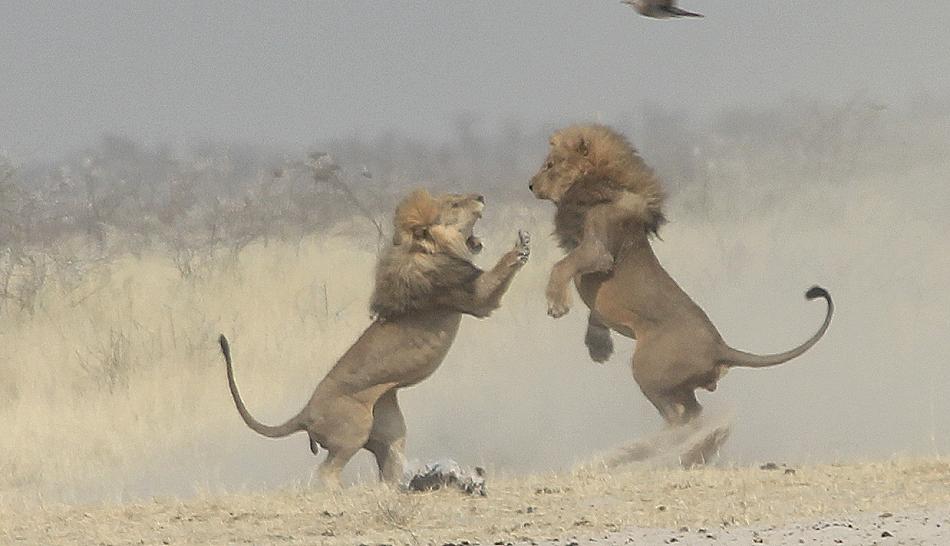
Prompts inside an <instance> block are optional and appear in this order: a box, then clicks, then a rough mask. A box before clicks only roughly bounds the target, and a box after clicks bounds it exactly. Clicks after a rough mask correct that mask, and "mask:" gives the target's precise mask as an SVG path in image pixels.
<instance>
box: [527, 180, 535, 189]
mask: <svg viewBox="0 0 950 546" xmlns="http://www.w3.org/2000/svg"><path fill="white" fill-rule="evenodd" d="M528 189H529V190H530V191H534V182H529V183H528Z"/></svg>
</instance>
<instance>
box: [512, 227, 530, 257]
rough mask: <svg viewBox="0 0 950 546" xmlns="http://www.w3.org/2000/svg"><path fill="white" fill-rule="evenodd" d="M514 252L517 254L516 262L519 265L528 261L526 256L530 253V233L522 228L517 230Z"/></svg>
mask: <svg viewBox="0 0 950 546" xmlns="http://www.w3.org/2000/svg"><path fill="white" fill-rule="evenodd" d="M515 253H516V255H517V256H518V263H520V264H521V265H524V264H526V263H528V256H530V255H531V234H530V233H528V232H527V231H525V230H523V229H519V230H518V242H517V243H515Z"/></svg>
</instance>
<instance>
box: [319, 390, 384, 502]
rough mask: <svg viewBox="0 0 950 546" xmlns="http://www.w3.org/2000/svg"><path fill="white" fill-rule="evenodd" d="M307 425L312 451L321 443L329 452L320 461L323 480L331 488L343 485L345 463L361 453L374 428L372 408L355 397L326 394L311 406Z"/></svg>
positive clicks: (321, 479) (320, 472)
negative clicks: (316, 444) (308, 424)
mask: <svg viewBox="0 0 950 546" xmlns="http://www.w3.org/2000/svg"><path fill="white" fill-rule="evenodd" d="M309 410H310V417H311V419H312V421H311V422H310V426H309V427H308V433H309V434H310V438H311V450H312V449H313V448H314V447H315V446H314V443H315V442H316V443H319V444H320V445H322V446H323V448H324V449H326V451H327V458H326V459H324V461H323V462H322V463H321V464H320V468H319V469H318V473H319V475H320V481H321V482H323V483H324V485H327V486H329V487H339V486H340V474H341V473H342V472H343V467H344V466H346V463H348V462H349V461H350V459H352V458H353V456H354V455H356V453H357V452H359V450H360V449H362V448H363V446H364V445H365V444H366V440H367V439H368V438H369V433H370V430H372V427H373V413H372V407H371V406H369V405H367V404H366V403H365V402H363V401H361V400H359V399H358V398H357V397H354V396H346V395H340V396H327V397H325V398H323V399H321V403H319V404H316V405H313V406H311V407H310V408H309Z"/></svg>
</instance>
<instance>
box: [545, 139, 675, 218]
mask: <svg viewBox="0 0 950 546" xmlns="http://www.w3.org/2000/svg"><path fill="white" fill-rule="evenodd" d="M575 186H577V187H575ZM528 188H529V189H530V190H531V191H532V192H533V193H534V196H535V197H537V198H538V199H546V200H549V201H552V202H554V203H555V204H560V203H561V202H562V201H563V200H564V199H565V196H568V197H571V196H572V195H573V196H574V197H576V198H578V199H585V198H586V197H587V195H588V194H589V193H591V192H598V193H600V194H603V190H605V189H607V190H618V191H623V192H626V193H627V194H628V195H629V194H634V195H636V196H639V197H640V198H642V200H643V203H644V205H643V209H644V216H643V218H642V219H641V220H642V221H643V223H644V224H646V225H648V226H655V225H659V224H660V223H662V221H663V220H662V218H663V214H662V211H661V206H662V203H663V197H664V196H663V190H662V188H661V186H660V182H659V180H658V179H657V177H656V175H655V174H654V173H653V170H652V169H650V167H648V166H647V165H646V163H644V162H643V160H642V159H641V158H640V156H639V154H637V151H636V149H635V148H634V147H633V146H632V145H631V144H630V142H628V141H627V139H626V138H624V136H623V135H621V134H620V133H618V132H616V131H614V130H613V129H611V128H610V127H607V126H605V125H598V124H584V125H571V126H569V127H565V128H564V129H561V130H559V131H556V132H555V133H554V134H553V135H552V136H551V148H550V151H549V152H548V155H547V157H546V158H545V159H544V163H543V164H542V165H541V169H540V170H539V171H538V172H537V174H535V175H534V176H533V177H531V182H530V184H529V185H528ZM572 189H573V191H572Z"/></svg>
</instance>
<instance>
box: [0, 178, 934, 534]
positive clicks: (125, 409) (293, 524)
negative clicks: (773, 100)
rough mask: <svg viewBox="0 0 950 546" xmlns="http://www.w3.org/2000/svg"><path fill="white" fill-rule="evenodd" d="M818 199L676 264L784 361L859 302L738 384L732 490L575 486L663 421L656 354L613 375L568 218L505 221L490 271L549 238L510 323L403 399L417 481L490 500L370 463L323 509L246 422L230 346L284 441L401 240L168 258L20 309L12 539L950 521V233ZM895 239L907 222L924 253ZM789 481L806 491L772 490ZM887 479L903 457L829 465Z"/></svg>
mask: <svg viewBox="0 0 950 546" xmlns="http://www.w3.org/2000/svg"><path fill="white" fill-rule="evenodd" d="M842 193H844V192H842ZM805 197H806V198H805V199H804V200H803V201H802V202H801V203H798V202H796V203H795V204H792V205H789V206H787V207H785V208H781V209H777V210H775V211H774V213H772V214H770V215H769V216H768V217H767V218H765V217H756V218H737V219H734V220H731V219H730V220H717V221H716V222H715V223H714V224H710V223H709V222H708V221H706V220H704V219H692V220H691V219H682V220H680V221H677V222H674V223H672V224H671V225H670V226H668V228H667V229H666V230H665V231H664V241H662V242H657V251H658V254H659V255H660V258H661V259H662V260H663V261H664V263H665V264H666V265H667V266H668V267H669V268H670V270H671V271H672V272H673V274H674V276H675V277H676V278H677V280H678V281H679V282H680V283H681V284H682V285H683V286H684V287H685V288H686V289H687V291H688V292H690V293H691V294H692V295H693V296H694V297H695V298H696V299H697V301H699V302H700V303H701V304H702V305H703V306H704V308H705V309H706V310H707V311H708V313H709V314H710V316H711V317H712V319H713V320H714V321H715V322H716V323H717V325H718V326H719V328H720V329H721V330H722V331H723V334H724V336H725V337H726V339H728V340H729V341H730V342H732V343H733V344H735V345H736V346H738V347H741V348H744V349H749V350H755V351H761V352H769V351H776V350H781V349H784V348H787V347H789V346H792V345H793V344H795V343H797V342H799V341H800V340H801V339H804V338H805V337H806V336H807V335H808V334H810V333H811V332H812V331H814V328H815V327H817V325H818V323H819V322H820V319H821V316H822V313H823V308H821V306H819V305H812V304H808V303H807V302H805V301H804V300H803V299H802V293H803V291H804V290H805V289H806V288H807V287H808V286H810V285H811V284H812V283H815V282H820V283H822V284H824V285H826V286H828V287H829V289H831V291H832V293H833V294H834V296H835V298H836V302H837V304H838V314H837V315H836V317H835V321H834V323H833V324H832V328H831V330H830V331H829V333H828V336H827V337H826V338H825V339H823V340H822V342H821V343H820V344H819V345H818V346H816V347H815V348H814V349H813V350H812V351H810V352H809V353H808V354H807V355H805V356H804V357H802V358H801V359H798V360H796V361H795V362H794V363H790V364H788V365H785V366H780V367H778V368H776V369H770V370H767V371H761V372H757V371H747V370H736V371H733V372H731V373H730V374H729V376H727V378H725V380H724V381H723V383H722V385H721V386H720V388H719V390H718V391H717V392H716V393H711V394H706V393H702V396H703V402H704V403H705V404H706V406H707V407H708V408H710V409H711V410H712V412H713V413H714V412H716V411H723V410H728V411H731V412H732V413H734V414H735V415H736V420H735V426H734V428H733V432H732V436H731V438H730V439H729V441H728V442H727V443H726V445H725V446H724V448H723V451H722V455H721V458H720V463H721V464H723V465H724V468H707V469H702V470H694V471H689V472H686V471H680V470H675V471H674V470H663V469H652V470H646V469H641V470H628V471H610V472H608V471H605V470H604V469H593V470H586V471H576V472H572V471H570V469H572V468H575V465H576V463H578V462H581V461H584V460H587V459H589V457H590V456H591V455H592V454H594V453H598V452H601V451H605V450H608V449H610V448H612V447H615V446H617V445H618V444H621V443H624V442H628V441H630V440H633V439H635V438H638V437H642V436H643V435H644V434H649V433H650V432H651V431H655V430H656V429H657V428H659V426H660V425H659V420H658V419H657V417H656V414H655V411H654V410H653V409H652V408H651V407H650V406H649V404H648V403H647V402H646V401H645V400H644V399H643V397H642V395H641V394H640V393H639V391H638V390H637V387H636V385H635V384H634V383H633V381H632V379H631V377H630V371H629V358H630V354H631V352H632V343H631V342H629V341H626V340H622V339H619V338H618V339H616V340H615V341H616V346H617V347H616V353H615V355H614V357H613V358H612V359H611V361H610V362H608V363H607V364H605V365H602V366H601V365H596V364H594V363H592V362H590V359H589V358H588V356H587V354H586V351H585V349H584V347H583V343H582V336H583V327H584V320H585V318H586V316H585V314H584V313H582V312H580V310H575V312H572V313H571V314H570V315H568V317H566V318H564V319H561V320H559V321H553V320H550V319H549V318H548V317H546V316H545V310H544V302H543V298H542V297H541V293H542V290H543V286H544V282H545V279H546V275H547V271H548V269H549V267H550V265H551V263H553V261H554V260H555V259H556V257H557V255H558V251H557V250H556V249H555V248H554V245H553V242H552V241H551V240H550V239H548V238H546V237H545V236H544V235H545V234H546V233H549V232H550V223H549V221H550V218H549V217H550V210H549V209H548V208H544V207H540V206H539V207H534V206H530V207H529V206H520V205H519V206H510V207H502V206H492V203H491V202H489V208H488V210H487V211H486V216H485V218H484V220H483V222H482V225H481V226H480V228H481V229H480V230H479V232H480V234H481V235H482V236H483V238H484V240H485V242H486V245H487V248H486V250H485V252H484V255H483V256H481V257H480V258H479V260H478V262H479V263H480V264H482V265H485V266H487V265H490V263H491V262H492V261H493V260H494V259H495V258H496V257H497V256H498V255H499V254H501V253H502V252H503V251H504V250H506V249H507V248H508V246H509V245H511V244H512V243H513V241H514V238H515V233H516V230H517V229H518V228H521V227H525V228H527V229H529V230H531V231H532V232H534V233H535V234H536V237H535V239H534V240H535V243H534V251H533V253H532V257H531V262H530V263H529V264H528V266H527V267H526V268H525V269H524V270H523V271H522V273H521V274H520V275H519V277H518V278H517V279H516V281H515V282H514V284H513V285H512V288H511V291H510V293H509V294H508V295H507V297H506V299H505V301H504V307H503V308H502V309H501V310H499V311H498V312H497V313H496V314H495V315H494V316H493V317H491V318H490V319H487V320H484V321H478V320H474V319H466V320H465V321H464V323H463V327H462V330H461V332H460V335H459V337H458V340H457V342H456V344H455V346H454V347H453V350H452V351H451V353H450V354H449V356H448V358H447V359H446V361H445V363H444V365H443V367H442V369H440V370H439V372H438V373H436V374H435V375H434V376H433V377H432V378H431V379H430V380H427V381H426V382H424V383H423V384H421V385H419V386H418V387H415V388H413V389H408V390H407V391H405V393H404V395H403V398H402V401H403V405H404V408H405V412H406V415H407V420H408V425H409V456H410V458H412V459H416V460H421V461H428V460H431V459H434V458H441V457H452V458H455V459H457V460H459V461H460V462H461V463H463V464H466V465H471V464H480V465H483V466H486V467H487V468H488V469H489V471H490V476H491V479H490V482H489V487H490V495H489V497H487V498H467V497H462V496H459V495H457V494H455V493H453V492H441V493H431V494H413V495H407V494H404V493H402V492H398V491H390V490H386V489H381V488H378V487H376V486H372V485H369V484H371V483H372V481H373V480H372V470H371V466H370V465H368V464H367V460H366V458H365V457H363V458H361V459H360V460H357V461H355V462H354V464H353V465H352V467H351V468H350V472H349V474H348V476H347V480H348V483H349V484H351V487H350V488H348V489H345V490H344V491H342V492H339V493H329V492H325V491H321V490H319V489H313V490H311V489H310V488H309V486H307V485H305V484H307V483H308V482H309V479H310V473H311V471H312V469H313V466H314V463H315V462H316V461H315V459H314V458H313V457H312V455H311V454H310V453H309V450H308V449H307V446H306V440H305V439H304V438H302V437H299V436H298V437H292V438H288V439H285V440H280V441H271V440H267V439H263V438H260V437H258V436H256V435H254V434H253V433H252V432H250V431H249V430H247V428H246V427H245V426H244V424H243V423H241V422H240V419H239V418H238V417H237V415H236V412H235V411H234V407H233V404H232V401H231V400H230V397H229V394H228V392H227V388H226V383H225V376H224V370H223V363H222V361H221V358H220V354H219V353H218V349H217V347H216V344H215V339H216V337H217V335H218V334H219V333H221V332H224V333H227V334H228V335H229V337H230V338H231V340H232V349H233V351H234V356H235V366H236V375H237V380H238V383H239V385H240V386H241V389H242V394H243V395H244V398H245V401H246V402H247V404H248V406H249V407H250V408H251V411H252V412H254V413H255V414H256V415H257V416H259V417H260V419H261V420H263V421H266V422H271V423H274V422H279V421H280V420H282V419H285V418H286V417H288V416H289V415H292V413H293V412H295V411H297V410H298V409H299V407H300V405H301V404H302V403H303V401H304V400H305V399H306V398H307V396H309V394H310V392H311V391H312V388H313V386H314V385H315V384H316V382H317V381H318V380H319V378H320V377H321V376H322V374H324V373H325V372H326V370H327V369H329V367H330V366H331V365H332V363H333V362H334V360H335V358H336V357H337V356H338V355H340V354H341V353H342V352H343V351H344V350H345V349H346V348H347V347H348V346H349V344H350V343H352V341H353V339H354V338H355V337H356V335H358V333H359V332H360V331H361V330H362V329H363V328H364V327H365V326H366V325H367V324H368V322H369V318H368V313H367V311H366V302H367V300H368V298H369V296H370V283H371V279H372V270H373V262H374V259H375V250H376V249H375V240H376V239H375V233H374V232H373V231H372V230H367V229H366V228H365V226H361V225H360V226H346V225H343V226H340V227H339V230H338V231H334V232H327V233H321V234H320V235H314V236H308V237H304V238H302V239H300V240H297V241H284V240H270V241H267V240H264V241H259V242H255V243H253V244H250V245H248V246H246V247H244V248H243V249H241V250H240V252H237V253H233V252H226V251H222V252H220V253H218V254H214V255H210V256H207V259H206V260H205V261H203V262H201V263H198V264H196V266H199V267H196V268H194V269H192V270H190V271H189V273H188V274H187V275H183V272H182V270H181V268H179V267H176V265H175V262H174V260H172V259H171V258H170V256H169V255H167V254H165V253H163V252H162V251H161V249H153V250H148V251H143V252H140V253H138V254H135V255H131V254H130V255H128V256H121V257H118V258H117V259H115V260H113V261H110V262H108V263H97V264H91V265H90V266H89V267H88V268H86V269H84V270H83V271H82V275H80V276H79V277H76V278H65V277H63V276H60V275H58V274H57V271H56V270H55V269H54V270H51V271H50V273H51V274H50V275H47V276H46V277H45V282H44V283H43V284H37V285H36V291H35V293H34V294H33V295H32V296H31V298H30V299H29V300H28V302H27V303H28V304H29V305H24V306H18V305H15V304H13V303H12V302H9V301H6V302H4V304H3V306H2V308H0V419H2V421H3V422H4V423H5V431H4V433H3V434H2V435H0V543H2V544H8V543H10V544H17V543H23V544H56V543H64V544H68V543H76V544H89V543H93V544H95V543H117V544H121V543H130V544H137V543H141V542H144V543H161V542H163V541H165V542H169V543H193V544H204V543H241V542H250V543H257V544H270V543H315V544H322V543H326V544H359V543H366V544H378V543H407V544H413V543H418V544H428V543H438V544H442V543H446V542H453V541H454V542H456V543H459V542H460V541H463V540H468V541H470V542H473V541H479V542H480V543H483V544H484V543H493V542H495V541H498V540H501V541H511V542H517V541H523V542H526V541H531V540H534V541H538V542H540V541H544V540H549V539H559V540H561V542H560V544H563V543H564V540H565V539H569V538H570V537H573V536H576V537H578V538H579V539H581V538H584V539H586V538H592V537H593V538H597V537H600V538H601V539H603V536H605V534H608V533H618V534H617V535H612V536H613V538H612V539H611V540H613V539H614V538H615V539H617V540H621V541H623V540H625V538H624V537H625V535H624V533H632V532H634V531H631V529H647V528H659V529H662V531H657V532H658V533H670V532H673V531H676V532H678V529H680V528H681V527H684V526H685V527H689V528H690V529H691V530H696V529H699V528H705V529H707V530H710V531H711V532H710V534H713V535H717V534H718V535H719V536H726V534H727V533H728V532H729V530H730V529H738V528H747V527H743V526H751V527H749V528H752V527H755V526H763V528H765V527H768V526H770V525H777V524H781V523H782V522H793V521H809V520H814V519H815V518H837V517H844V516H847V515H854V514H859V513H864V514H870V515H872V516H874V517H877V516H878V515H879V514H878V512H882V513H883V512H885V511H886V512H891V513H894V514H903V513H924V514H929V513H931V512H932V511H940V510H946V508H947V507H948V505H950V493H948V491H950V487H948V486H950V483H948V476H950V469H948V465H947V463H946V462H943V460H942V459H939V458H933V457H939V454H941V453H946V452H947V450H948V449H950V433H948V429H947V421H946V415H948V414H950V406H948V404H950V402H948V400H947V399H946V397H943V396H942V394H941V393H943V392H945V390H946V386H947V385H950V383H948V381H950V375H948V374H950V367H947V366H946V362H947V360H946V358H945V355H946V354H948V347H947V345H946V341H944V340H945V339H946V337H945V333H946V332H945V330H946V309H948V308H950V300H948V294H950V290H948V284H947V282H948V281H947V279H948V278H950V275H948V274H947V273H948V272H950V255H948V254H947V253H946V250H945V241H943V238H944V236H943V233H944V232H941V231H940V230H936V229H934V226H933V224H932V222H931V221H930V220H929V219H927V218H925V217H923V216H914V215H910V214H907V210H906V209H907V207H908V206H909V205H906V204H902V203H900V202H897V201H895V200H894V199H892V198H891V197H889V196H888V195H887V194H882V193H879V192H874V191H868V192H865V193H863V194H861V195H858V196H855V197H854V198H853V199H850V200H847V201H846V200H844V199H842V200H841V202H846V203H847V205H846V206H844V208H843V209H842V210H840V211H836V212H835V213H834V214H830V213H829V214H828V215H827V217H828V218H830V219H825V220H823V221H822V222H815V223H812V222H806V223H801V222H799V221H798V219H799V218H800V217H801V215H802V211H803V210H804V209H809V210H812V209H815V208H817V209H820V210H822V211H828V210H830V209H832V208H835V207H834V206H833V204H830V202H829V201H828V200H823V201H819V200H814V199H811V198H810V196H809V195H805ZM811 197H814V196H811ZM815 203H818V204H815ZM914 206H915V207H916V208H915V210H921V209H920V207H923V206H927V204H926V203H922V204H919V206H918V205H914ZM929 206H931V207H934V206H935V205H932V204H931V205H929ZM880 218H885V219H899V220H900V221H901V222H902V225H901V229H902V232H901V233H902V235H903V238H901V239H895V238H893V236H892V234H893V226H892V224H891V223H888V222H884V223H880V222H877V220H878V219H880ZM361 229H362V230H363V231H360V230H361ZM76 248H78V249H82V248H83V245H82V244H79V243H77V244H76ZM882 254H883V255H887V256H888V261H887V264H888V267H886V268H885V267H881V263H882V262H881V255H882ZM80 258H81V256H80ZM920 264H924V265H926V267H919V265H920ZM17 279H18V280H17V282H21V283H28V282H29V281H30V280H31V278H28V277H22V276H21V277H18V278H17ZM871 295H873V297H871ZM919 456H928V457H930V458H928V459H923V460H921V459H915V458H914V457H919ZM770 460H771V461H777V462H780V463H781V462H785V463H788V464H792V465H794V467H795V468H796V472H795V473H789V474H786V473H784V470H779V471H763V470H759V469H758V466H759V464H760V463H761V462H763V461H770ZM861 460H863V461H873V460H878V461H894V462H880V463H868V464H843V465H841V466H828V465H823V464H821V463H822V462H827V461H842V462H844V463H850V462H853V461H861ZM552 470H557V471H559V472H560V473H559V474H552V473H550V472H552ZM153 499H157V500H153ZM724 526H725V527H724ZM651 536H652V535H651ZM658 536H659V535H658ZM684 536H685V535H684ZM689 536H690V537H692V538H693V539H696V536H694V535H689ZM667 538H671V537H669V536H666V535H664V536H663V537H661V538H659V540H660V541H661V542H662V540H666V539H667ZM683 540H685V538H684V539H683ZM646 543H650V541H649V540H648V541H646ZM740 543H741V542H740Z"/></svg>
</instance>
